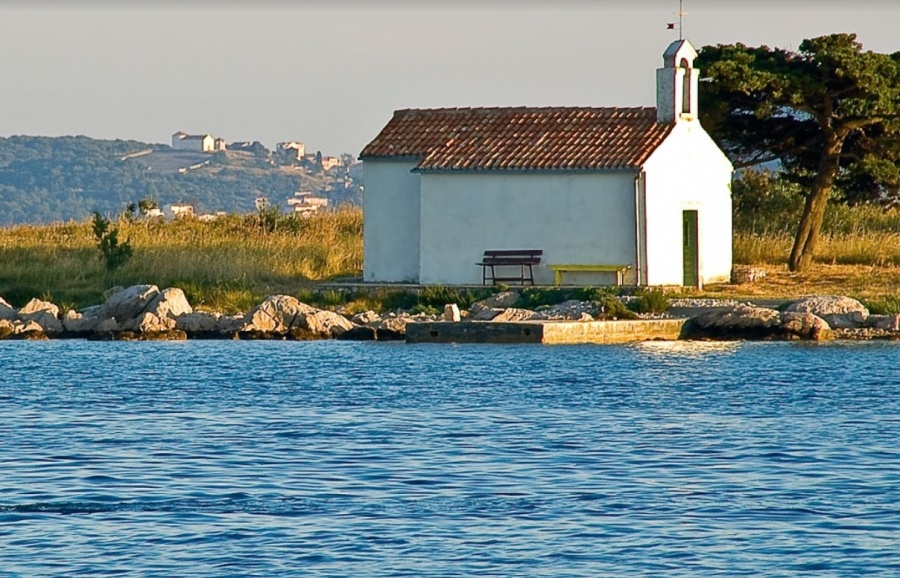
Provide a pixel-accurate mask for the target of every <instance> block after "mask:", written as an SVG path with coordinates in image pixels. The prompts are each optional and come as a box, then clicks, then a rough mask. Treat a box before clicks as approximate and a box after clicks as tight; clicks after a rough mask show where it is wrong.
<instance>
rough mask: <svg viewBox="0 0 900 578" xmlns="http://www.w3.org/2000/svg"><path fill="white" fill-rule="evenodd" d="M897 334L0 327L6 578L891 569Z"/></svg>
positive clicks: (897, 566) (895, 535)
mask: <svg viewBox="0 0 900 578" xmlns="http://www.w3.org/2000/svg"><path fill="white" fill-rule="evenodd" d="M898 367H900V344H896V343H835V344H828V345H809V344H796V343H696V342H672V343H659V342H657V343H646V344H639V345H627V346H556V347H548V346H530V345H522V346H510V345H504V346H495V345H466V346H463V345H459V346H451V345H406V344H402V343H401V344H398V343H349V342H232V341H188V342H169V343H121V342H118V343H109V342H107V343H96V342H85V341H50V342H10V341H6V342H0V416H2V419H0V576H4V577H6V576H72V575H90V576H119V575H129V576H166V577H168V576H341V577H343V576H417V577H419V576H440V577H445V576H480V577H483V576H592V577H593V576H716V575H719V576H760V575H766V576H792V575H799V574H804V575H812V576H858V575H872V576H898V575H900V396H898V389H900V387H898V386H900V372H898Z"/></svg>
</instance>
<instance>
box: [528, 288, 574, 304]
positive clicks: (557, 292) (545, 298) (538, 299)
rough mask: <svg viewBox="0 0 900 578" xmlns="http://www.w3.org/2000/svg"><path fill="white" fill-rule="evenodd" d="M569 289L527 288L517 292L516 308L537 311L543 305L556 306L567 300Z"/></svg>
mask: <svg viewBox="0 0 900 578" xmlns="http://www.w3.org/2000/svg"><path fill="white" fill-rule="evenodd" d="M570 294H571V289H560V288H546V287H529V288H527V289H523V290H522V291H520V292H519V299H518V300H517V301H516V305H515V306H516V307H519V308H521V309H537V308H538V307H541V306H544V305H556V304H558V303H562V302H563V301H566V300H567V299H569V296H570Z"/></svg>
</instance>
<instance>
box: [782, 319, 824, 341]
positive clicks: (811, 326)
mask: <svg viewBox="0 0 900 578" xmlns="http://www.w3.org/2000/svg"><path fill="white" fill-rule="evenodd" d="M781 327H782V330H783V334H784V335H785V336H786V337H787V338H789V339H793V338H794V337H796V338H799V339H811V340H813V341H828V340H831V339H834V331H832V329H831V327H830V326H829V325H828V322H827V321H825V320H824V319H822V318H821V317H819V316H817V315H813V314H812V313H793V312H785V313H782V314H781Z"/></svg>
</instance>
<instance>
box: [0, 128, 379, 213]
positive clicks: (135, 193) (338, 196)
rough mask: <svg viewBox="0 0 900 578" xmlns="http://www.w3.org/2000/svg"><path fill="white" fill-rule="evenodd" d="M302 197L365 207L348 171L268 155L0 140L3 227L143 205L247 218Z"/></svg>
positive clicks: (83, 140) (87, 141) (120, 143)
mask: <svg viewBox="0 0 900 578" xmlns="http://www.w3.org/2000/svg"><path fill="white" fill-rule="evenodd" d="M298 190H303V191H311V192H313V193H315V194H317V195H321V196H325V197H327V198H329V202H330V204H332V205H337V204H341V203H345V202H346V203H359V202H361V190H362V189H361V186H360V183H359V182H357V181H356V180H354V179H353V178H351V176H350V175H349V174H348V171H347V170H346V168H345V167H337V168H334V169H331V170H330V171H328V172H327V173H326V172H323V171H322V170H321V169H320V168H318V167H317V166H316V165H315V164H314V163H312V164H310V163H304V162H301V161H297V160H296V159H290V158H286V157H278V156H277V155H275V154H272V153H270V152H269V151H267V150H265V149H261V150H258V151H256V152H255V153H249V152H240V151H234V152H232V151H223V152H218V153H213V154H204V153H192V152H186V151H174V150H172V149H171V148H170V147H168V146H166V145H159V144H148V143H142V142H137V141H125V140H113V141H110V140H96V139H91V138H87V137H82V136H78V137H30V136H14V137H9V138H0V225H10V224H16V223H47V222H52V221H67V220H71V219H75V220H81V219H85V218H87V217H88V216H90V214H91V212H92V211H95V210H96V211H100V212H101V213H104V214H110V215H115V214H118V213H120V212H122V211H123V210H124V209H125V207H126V206H127V205H128V204H129V203H137V202H138V201H139V200H141V199H152V200H154V201H156V202H157V203H158V204H159V205H160V206H161V207H163V206H166V205H169V204H172V203H182V202H186V203H191V204H193V205H194V206H195V209H196V210H197V211H198V212H200V213H203V212H214V211H226V212H229V213H246V212H251V211H254V210H255V206H256V205H255V200H256V198H258V197H266V198H267V199H268V200H269V202H270V204H272V205H278V206H281V207H283V208H284V209H285V211H287V210H288V206H287V204H286V202H287V199H288V198H290V197H292V196H293V194H294V192H296V191H298Z"/></svg>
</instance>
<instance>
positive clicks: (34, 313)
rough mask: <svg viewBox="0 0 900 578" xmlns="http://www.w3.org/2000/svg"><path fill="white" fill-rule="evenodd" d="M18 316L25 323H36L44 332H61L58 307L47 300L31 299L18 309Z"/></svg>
mask: <svg viewBox="0 0 900 578" xmlns="http://www.w3.org/2000/svg"><path fill="white" fill-rule="evenodd" d="M18 318H19V319H20V320H21V321H23V322H25V323H26V324H27V323H36V324H37V325H39V326H40V327H41V329H42V330H43V332H44V333H61V332H62V330H63V325H62V322H60V320H59V307H57V306H56V305H54V304H53V303H50V302H49V301H41V300H40V299H32V300H31V301H29V302H28V303H27V304H25V307H22V308H21V309H19V315H18Z"/></svg>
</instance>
